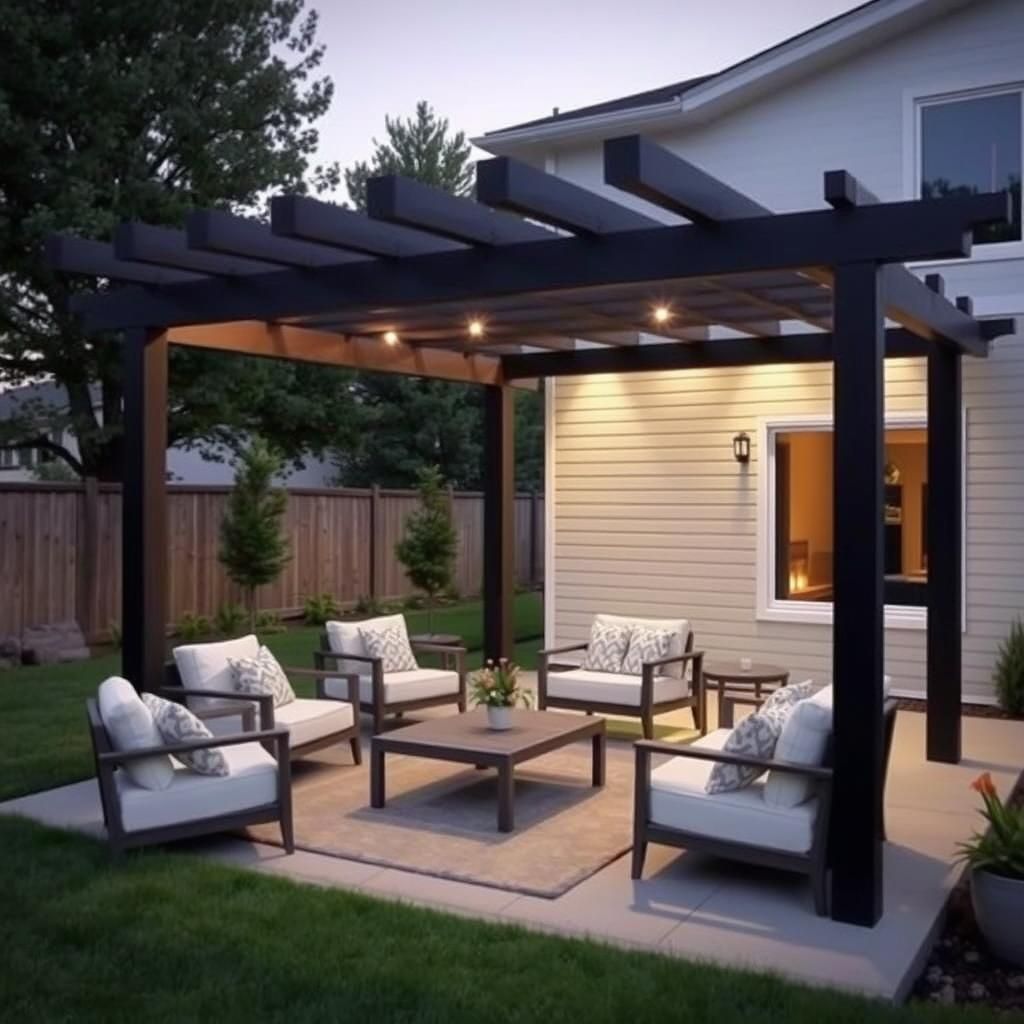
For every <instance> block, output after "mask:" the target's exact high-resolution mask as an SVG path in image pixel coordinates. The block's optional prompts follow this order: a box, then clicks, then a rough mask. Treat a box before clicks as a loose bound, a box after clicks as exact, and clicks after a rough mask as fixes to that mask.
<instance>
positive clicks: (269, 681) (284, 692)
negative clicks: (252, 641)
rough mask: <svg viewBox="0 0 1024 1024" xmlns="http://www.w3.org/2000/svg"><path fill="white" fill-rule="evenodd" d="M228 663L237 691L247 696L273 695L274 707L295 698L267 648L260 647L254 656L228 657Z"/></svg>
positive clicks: (281, 669)
mask: <svg viewBox="0 0 1024 1024" xmlns="http://www.w3.org/2000/svg"><path fill="white" fill-rule="evenodd" d="M228 663H229V664H230V665H231V674H232V676H233V677H234V681H235V689H236V690H237V691H238V692H239V693H244V694H245V695H246V696H247V697H273V698H274V707H275V708H279V707H281V706H282V705H284V704H291V702H292V701H293V700H295V691H294V690H293V689H292V684H291V683H289V682H288V677H287V676H286V675H285V674H284V669H283V668H281V665H280V663H279V662H278V660H277V658H275V657H274V655H273V654H272V653H271V652H270V650H269V649H268V648H266V647H260V649H259V653H258V654H257V655H256V657H255V658H228ZM257 707H258V705H257Z"/></svg>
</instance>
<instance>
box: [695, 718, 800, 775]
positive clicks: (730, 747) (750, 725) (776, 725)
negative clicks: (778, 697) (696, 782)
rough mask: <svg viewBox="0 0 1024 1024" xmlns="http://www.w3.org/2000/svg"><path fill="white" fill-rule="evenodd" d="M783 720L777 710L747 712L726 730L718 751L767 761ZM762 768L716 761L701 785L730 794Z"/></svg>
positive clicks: (773, 750) (777, 739) (777, 738)
mask: <svg viewBox="0 0 1024 1024" xmlns="http://www.w3.org/2000/svg"><path fill="white" fill-rule="evenodd" d="M784 721H785V715H784V714H782V713H781V709H780V711H779V712H776V711H769V713H768V714H764V713H762V712H761V711H758V712H757V713H756V714H753V715H748V716H747V717H746V718H744V719H742V720H741V721H740V723H739V725H737V726H736V727H735V728H734V729H733V730H732V732H730V733H729V736H728V738H727V739H726V741H725V744H724V745H723V746H722V750H723V752H725V753H727V754H742V755H743V756H745V757H757V758H760V759H762V760H769V759H771V757H772V755H773V754H774V753H775V744H776V743H778V742H779V736H780V735H781V734H782V724H783V722H784ZM766 770H767V769H765V768H755V767H753V766H748V765H739V764H722V763H721V762H716V764H715V766H714V768H712V769H711V774H710V775H709V776H708V781H707V782H706V783H705V784H704V789H705V791H706V792H708V793H730V792H732V791H733V790H737V789H744V788H746V787H747V786H749V785H750V784H751V783H752V782H753V781H754V780H755V779H757V778H758V777H759V776H761V775H763V774H764V773H765V771H766Z"/></svg>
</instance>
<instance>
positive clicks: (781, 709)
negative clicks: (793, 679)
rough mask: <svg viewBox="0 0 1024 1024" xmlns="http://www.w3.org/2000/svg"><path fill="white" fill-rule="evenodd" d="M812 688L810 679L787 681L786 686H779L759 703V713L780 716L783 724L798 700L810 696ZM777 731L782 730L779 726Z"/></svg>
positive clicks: (812, 684)
mask: <svg viewBox="0 0 1024 1024" xmlns="http://www.w3.org/2000/svg"><path fill="white" fill-rule="evenodd" d="M813 689H814V683H813V682H812V681H811V680H810V679H808V680H807V681H806V682H803V683H789V684H787V685H786V686H780V687H779V688H778V689H777V690H774V691H773V692H772V694H771V696H769V698H768V699H767V700H766V701H765V702H764V703H763V704H762V705H761V712H760V713H761V714H762V715H773V716H776V717H778V716H781V717H782V724H783V725H784V724H785V722H786V719H787V718H789V716H790V715H791V714H792V712H793V708H795V707H796V705H797V704H798V703H799V702H800V701H802V700H806V699H807V698H808V697H810V696H811V692H812V691H813ZM779 731H780V732H781V731H782V730H781V726H780V729H779Z"/></svg>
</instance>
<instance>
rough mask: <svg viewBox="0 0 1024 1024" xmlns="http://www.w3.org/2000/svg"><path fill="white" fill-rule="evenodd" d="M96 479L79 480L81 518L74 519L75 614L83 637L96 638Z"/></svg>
mask: <svg viewBox="0 0 1024 1024" xmlns="http://www.w3.org/2000/svg"><path fill="white" fill-rule="evenodd" d="M99 496H100V489H99V483H98V482H97V480H96V477H94V476H87V477H85V478H84V479H83V481H82V503H81V505H80V506H79V508H80V511H81V518H80V519H79V522H78V545H77V547H78V552H77V558H76V560H75V561H76V563H77V570H78V571H77V578H76V581H75V583H76V585H75V618H76V619H77V621H78V625H79V628H80V629H81V630H82V634H83V636H84V637H85V639H86V643H92V642H94V641H95V640H96V639H98V637H97V634H98V632H99V624H98V623H97V622H96V598H97V594H98V585H99V550H98V549H99Z"/></svg>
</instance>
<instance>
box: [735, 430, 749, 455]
mask: <svg viewBox="0 0 1024 1024" xmlns="http://www.w3.org/2000/svg"><path fill="white" fill-rule="evenodd" d="M732 454H733V457H734V458H735V459H736V461H737V462H749V461H750V437H749V436H748V435H747V434H746V432H745V431H742V430H741V431H740V432H739V433H738V434H737V435H736V436H735V437H734V438H733V439H732Z"/></svg>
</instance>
